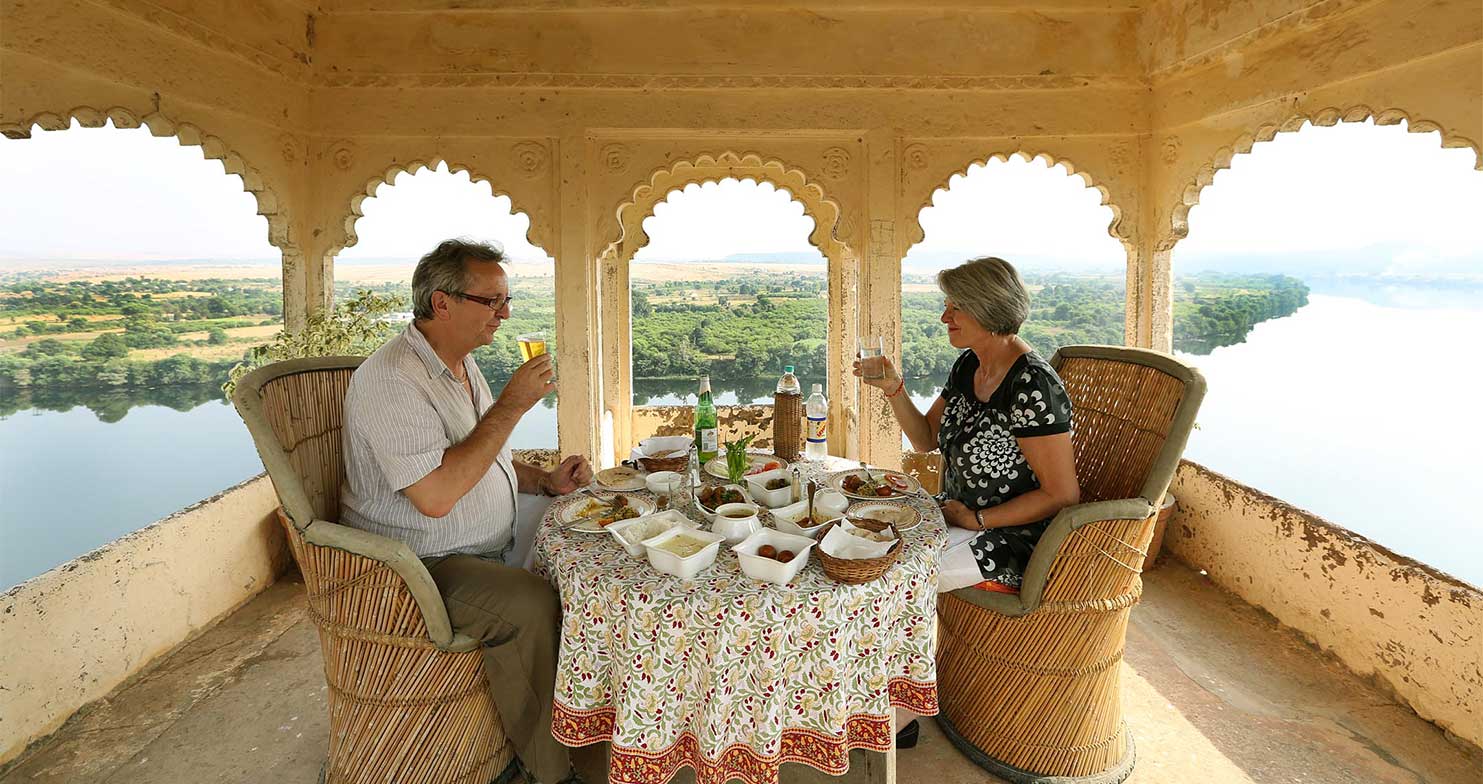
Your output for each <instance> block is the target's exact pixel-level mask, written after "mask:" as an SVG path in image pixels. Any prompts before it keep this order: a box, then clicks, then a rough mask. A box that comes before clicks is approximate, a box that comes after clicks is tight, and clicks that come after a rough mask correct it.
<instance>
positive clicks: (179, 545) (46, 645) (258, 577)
mask: <svg viewBox="0 0 1483 784" xmlns="http://www.w3.org/2000/svg"><path fill="white" fill-rule="evenodd" d="M277 506H278V497H277V495H276V494H275V493H274V491H273V485H272V483H271V482H269V481H268V479H267V477H266V476H259V477H257V478H254V479H250V480H248V481H246V482H243V483H242V484H239V485H237V486H235V487H232V488H230V489H228V490H226V491H225V492H223V493H221V494H220V495H217V496H214V497H212V498H208V499H206V500H205V501H202V502H200V503H198V504H195V505H194V506H190V507H187V508H186V509H183V510H181V511H179V512H177V513H175V514H173V515H171V516H169V517H167V518H165V519H163V520H160V521H159V522H157V523H154V524H153V525H150V526H148V527H146V528H143V529H140V530H139V531H136V532H134V533H132V534H129V535H128V536H125V537H123V538H121V539H119V540H117V541H115V542H113V543H111V544H108V545H106V546H104V547H102V548H99V549H97V550H94V551H93V552H91V553H88V554H87V555H84V556H81V557H79V558H76V559H73V560H72V561H69V562H67V563H65V564H63V565H61V566H58V567H57V568H55V569H52V570H51V571H49V572H47V573H45V574H43V575H41V576H39V577H35V578H33V579H31V580H27V581H26V582H24V583H21V584H20V585H18V586H16V587H14V588H12V589H10V590H9V591H7V592H6V593H5V595H4V596H3V597H0V641H3V644H0V673H3V685H4V687H3V688H0V765H3V764H4V763H5V762H7V761H9V760H11V759H13V758H15V757H16V756H18V755H19V754H21V753H22V752H23V751H25V749H26V747H27V746H28V745H29V744H30V743H31V742H33V741H35V740H37V739H39V738H41V737H43V736H45V735H46V734H47V733H49V732H51V731H52V730H55V729H56V728H57V727H59V726H61V724H62V722H64V721H66V720H67V718H68V717H69V716H71V715H72V714H73V713H74V712H76V711H77V709H79V708H81V707H82V706H84V705H86V704H88V703H89V702H92V701H94V700H98V699H101V698H103V697H105V696H107V695H108V694H109V693H110V692H112V691H113V690H114V689H115V688H116V687H117V686H119V684H121V683H123V682H124V681H125V680H126V679H128V678H129V677H130V676H132V675H135V674H136V673H139V672H141V671H142V670H144V669H145V668H147V667H149V666H150V664H151V663H153V662H154V661H156V660H158V659H159V658H160V657H162V656H163V655H165V654H167V653H169V652H170V651H171V650H173V649H174V648H176V647H177V646H178V645H180V644H181V643H183V642H185V641H186V640H189V639H191V638H192V637H195V636H196V635H198V634H200V633H201V632H203V631H204V630H206V629H207V628H208V627H210V626H211V625H212V624H213V623H215V622H216V621H217V620H219V619H221V618H223V617H225V616H227V615H229V614H231V613H232V612H233V611H234V610H236V609H237V608H238V607H240V606H242V605H243V604H245V603H246V602H247V601H248V600H250V599H252V598H253V597H254V596H256V595H257V594H258V593H260V592H261V591H263V590H264V589H266V588H267V587H268V586H270V585H272V584H273V581H274V580H276V579H277V578H278V575H279V574H281V573H282V572H283V571H284V569H285V568H287V566H288V564H289V562H290V558H289V554H288V549H287V547H286V544H285V542H284V538H283V533H282V531H281V530H280V529H279V528H278V524H277V522H276V521H275V520H274V519H273V516H272V513H273V510H274V509H275V508H277Z"/></svg>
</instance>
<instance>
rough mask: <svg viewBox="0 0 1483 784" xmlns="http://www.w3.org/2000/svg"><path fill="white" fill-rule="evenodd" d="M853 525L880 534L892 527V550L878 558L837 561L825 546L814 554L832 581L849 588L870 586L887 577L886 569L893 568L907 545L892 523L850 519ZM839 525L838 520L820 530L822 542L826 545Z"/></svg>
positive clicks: (839, 559) (842, 559)
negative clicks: (825, 540) (902, 549)
mask: <svg viewBox="0 0 1483 784" xmlns="http://www.w3.org/2000/svg"><path fill="white" fill-rule="evenodd" d="M850 524H851V525H853V526H855V527H857V528H868V529H870V530H872V531H877V532H879V531H884V530H886V529H887V528H890V529H891V533H893V534H895V535H896V543H895V544H893V545H891V549H889V550H887V551H886V554H885V555H881V556H877V557H875V558H835V557H834V556H831V555H830V554H828V553H826V552H824V548H823V546H822V545H821V546H819V547H815V548H814V553H815V554H817V555H818V556H819V564H820V565H821V566H823V567H824V574H827V575H829V578H830V579H832V580H834V581H835V582H837V583H845V584H846V585H859V584H861V583H868V582H870V581H871V580H875V579H877V578H879V577H880V576H881V575H883V574H885V573H886V570H888V569H890V568H891V565H892V564H894V563H896V557H897V556H899V555H901V548H902V547H903V546H904V545H905V540H903V539H902V538H901V532H900V531H899V530H897V529H896V526H895V525H891V524H889V523H882V522H880V521H878V520H869V519H861V520H851V521H850ZM836 525H839V521H838V520H835V521H833V522H831V523H829V524H828V525H826V526H824V527H823V528H822V529H820V530H819V541H820V542H823V541H824V537H826V536H828V535H829V531H830V530H831V529H833V528H834V527H835V526H836Z"/></svg>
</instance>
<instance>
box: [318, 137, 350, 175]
mask: <svg viewBox="0 0 1483 784" xmlns="http://www.w3.org/2000/svg"><path fill="white" fill-rule="evenodd" d="M325 154H326V155H327V156H328V157H329V159H330V162H331V163H333V164H334V166H335V168H336V169H339V170H340V171H350V167H352V166H354V165H355V143H354V142H351V141H350V140H349V139H340V140H338V141H333V142H330V144H329V147H328V149H327V150H326V152H325Z"/></svg>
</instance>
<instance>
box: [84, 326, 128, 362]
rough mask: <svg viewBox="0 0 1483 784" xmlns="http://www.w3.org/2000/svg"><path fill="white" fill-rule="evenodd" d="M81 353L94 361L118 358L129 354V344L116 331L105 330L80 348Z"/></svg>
mask: <svg viewBox="0 0 1483 784" xmlns="http://www.w3.org/2000/svg"><path fill="white" fill-rule="evenodd" d="M82 355H83V356H84V357H85V358H87V359H91V360H93V361H95V362H103V361H107V360H109V359H120V358H123V357H127V356H128V355H129V344H128V343H126V342H124V336H123V335H121V334H119V333H117V332H105V333H103V334H101V335H99V336H98V337H96V338H93V341H92V342H91V343H89V344H87V345H86V346H84V347H83V349H82Z"/></svg>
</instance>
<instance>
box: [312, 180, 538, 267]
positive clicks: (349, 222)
mask: <svg viewBox="0 0 1483 784" xmlns="http://www.w3.org/2000/svg"><path fill="white" fill-rule="evenodd" d="M439 164H447V166H448V173H449V174H457V173H459V172H468V174H469V181H470V182H485V183H489V192H490V195H491V196H494V197H496V198H497V197H500V196H504V197H505V198H507V199H509V200H510V214H511V215H514V214H517V213H518V214H520V215H524V216H525V217H526V219H527V220H529V221H530V226H529V227H528V228H526V230H525V240H526V241H527V242H529V243H530V244H532V245H534V246H536V247H537V248H540V249H541V250H542V251H543V252H545V254H546V256H547V258H550V257H551V249H550V248H548V247H547V245H546V227H538V226H537V225H536V216H535V215H534V214H533V213H531V212H530V211H529V210H526V209H524V208H522V207H521V206H520V203H519V201H517V200H516V197H515V194H513V193H510V192H509V191H504V190H500V188H499V187H498V186H496V185H495V184H494V180H493V179H491V178H490V177H488V176H485V175H484V174H481V173H480V172H479V171H478V170H477V169H475V168H474V167H473V166H470V165H468V164H464V163H455V162H453V161H450V160H448V159H447V158H440V157H434V158H428V159H427V160H425V161H424V160H413V161H408V162H407V163H405V164H392V165H391V166H388V167H386V169H385V170H383V171H382V172H380V173H379V174H376V175H374V176H372V177H371V178H370V179H368V180H366V182H365V184H364V185H363V186H361V188H360V190H358V191H356V192H355V193H354V194H352V195H351V197H350V210H349V212H348V214H346V216H345V221H344V227H345V236H344V237H343V238H342V239H341V241H340V243H339V244H338V245H334V246H332V247H330V249H329V251H328V255H330V256H335V255H338V254H339V253H340V251H342V250H345V249H346V248H349V247H351V246H353V245H355V244H356V243H357V242H359V241H360V237H359V236H357V235H356V233H355V224H356V222H357V221H359V220H360V219H361V218H364V217H365V213H363V212H361V205H362V204H364V203H365V201H366V199H373V198H375V197H376V190H377V189H378V188H380V187H381V186H382V185H388V186H391V187H396V184H395V182H394V180H396V176H397V175H398V174H401V173H403V172H406V173H407V174H412V175H416V174H417V173H419V172H421V171H422V170H423V169H427V170H428V171H436V170H437V168H438V165H439Z"/></svg>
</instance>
